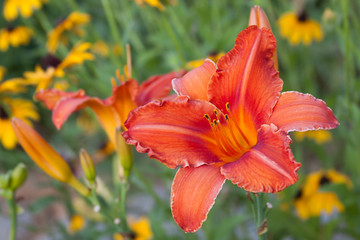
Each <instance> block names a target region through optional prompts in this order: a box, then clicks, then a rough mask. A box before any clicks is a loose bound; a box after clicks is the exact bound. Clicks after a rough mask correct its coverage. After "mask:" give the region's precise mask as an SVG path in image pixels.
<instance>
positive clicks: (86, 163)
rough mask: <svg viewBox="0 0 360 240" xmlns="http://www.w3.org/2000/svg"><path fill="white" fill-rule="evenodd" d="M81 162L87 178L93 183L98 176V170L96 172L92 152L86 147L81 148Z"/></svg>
mask: <svg viewBox="0 0 360 240" xmlns="http://www.w3.org/2000/svg"><path fill="white" fill-rule="evenodd" d="M80 163H81V166H82V169H83V171H84V174H85V177H86V179H87V180H88V181H89V183H90V184H91V185H92V184H93V183H94V181H95V178H96V172H95V167H94V162H93V160H92V158H91V156H90V154H89V153H88V152H87V151H86V150H85V149H81V150H80Z"/></svg>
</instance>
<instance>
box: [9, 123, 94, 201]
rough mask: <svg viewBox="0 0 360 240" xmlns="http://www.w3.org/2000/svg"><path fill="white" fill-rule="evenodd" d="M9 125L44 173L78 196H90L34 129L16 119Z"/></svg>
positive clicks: (66, 165) (61, 159) (64, 162)
mask: <svg viewBox="0 0 360 240" xmlns="http://www.w3.org/2000/svg"><path fill="white" fill-rule="evenodd" d="M11 124H12V126H13V128H14V131H15V134H16V137H17V138H18V141H19V143H20V144H21V146H22V147H23V149H24V150H25V152H26V153H27V154H28V155H29V156H30V157H31V159H32V160H33V161H34V162H35V163H36V164H37V165H38V166H39V167H40V168H41V169H42V170H43V171H44V172H46V173H47V174H48V175H49V176H51V177H52V178H55V179H56V180H58V181H61V182H64V183H67V184H69V185H70V186H72V187H73V188H74V189H76V190H77V191H78V192H79V193H80V194H82V195H84V196H88V195H90V191H89V190H88V189H87V188H86V187H85V186H84V185H83V184H82V183H81V182H79V181H78V180H77V179H76V177H75V176H74V175H73V173H72V171H71V169H70V167H69V165H68V164H67V163H66V161H65V160H64V159H63V158H62V157H61V156H60V155H59V154H58V153H57V152H56V151H55V150H54V149H53V148H52V147H51V146H50V145H49V144H48V143H47V142H46V141H45V140H44V139H43V138H42V137H41V136H40V135H39V134H38V133H37V132H36V131H35V130H34V129H32V128H31V127H30V126H29V125H27V124H26V123H25V122H23V121H22V120H21V119H19V118H16V117H14V118H12V119H11Z"/></svg>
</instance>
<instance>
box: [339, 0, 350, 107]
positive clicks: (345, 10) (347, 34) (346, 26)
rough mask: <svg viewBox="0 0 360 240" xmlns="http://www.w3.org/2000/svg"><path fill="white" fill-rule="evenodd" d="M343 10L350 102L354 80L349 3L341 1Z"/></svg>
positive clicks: (347, 91) (346, 71)
mask: <svg viewBox="0 0 360 240" xmlns="http://www.w3.org/2000/svg"><path fill="white" fill-rule="evenodd" d="M341 5H342V10H343V14H344V23H343V24H344V25H343V36H344V40H345V82H346V96H347V100H348V101H349V102H350V101H351V100H352V89H353V86H352V85H353V84H352V79H351V52H350V28H349V17H348V1H347V0H344V1H341Z"/></svg>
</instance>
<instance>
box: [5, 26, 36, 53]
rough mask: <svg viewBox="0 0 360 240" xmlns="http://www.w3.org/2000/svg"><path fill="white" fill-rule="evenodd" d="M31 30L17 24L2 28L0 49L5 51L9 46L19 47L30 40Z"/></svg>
mask: <svg viewBox="0 0 360 240" xmlns="http://www.w3.org/2000/svg"><path fill="white" fill-rule="evenodd" d="M31 36H32V31H31V29H30V28H27V27H23V26H19V27H15V28H12V27H11V28H2V29H1V30H0V51H3V52H4V51H7V50H8V49H9V47H10V46H13V47H19V46H20V45H27V44H29V42H30V39H31Z"/></svg>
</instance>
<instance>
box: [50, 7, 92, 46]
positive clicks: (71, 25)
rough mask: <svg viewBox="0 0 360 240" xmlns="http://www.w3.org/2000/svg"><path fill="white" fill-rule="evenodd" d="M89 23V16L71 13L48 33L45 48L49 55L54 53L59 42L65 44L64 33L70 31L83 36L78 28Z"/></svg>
mask: <svg viewBox="0 0 360 240" xmlns="http://www.w3.org/2000/svg"><path fill="white" fill-rule="evenodd" d="M89 21H90V15H89V14H86V13H80V12H73V13H71V14H70V15H69V16H68V17H67V18H65V19H64V20H63V21H61V22H60V23H59V24H57V26H56V27H55V28H54V29H53V30H52V31H51V32H50V33H49V38H48V42H47V48H48V51H49V52H50V53H54V52H55V51H56V49H57V47H58V45H59V42H60V41H62V42H64V43H66V42H67V38H66V36H65V35H64V33H65V32H66V31H72V32H74V33H75V34H76V35H79V36H81V35H83V34H84V31H83V30H82V29H80V28H79V27H80V26H81V25H83V24H85V23H87V22H89Z"/></svg>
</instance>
